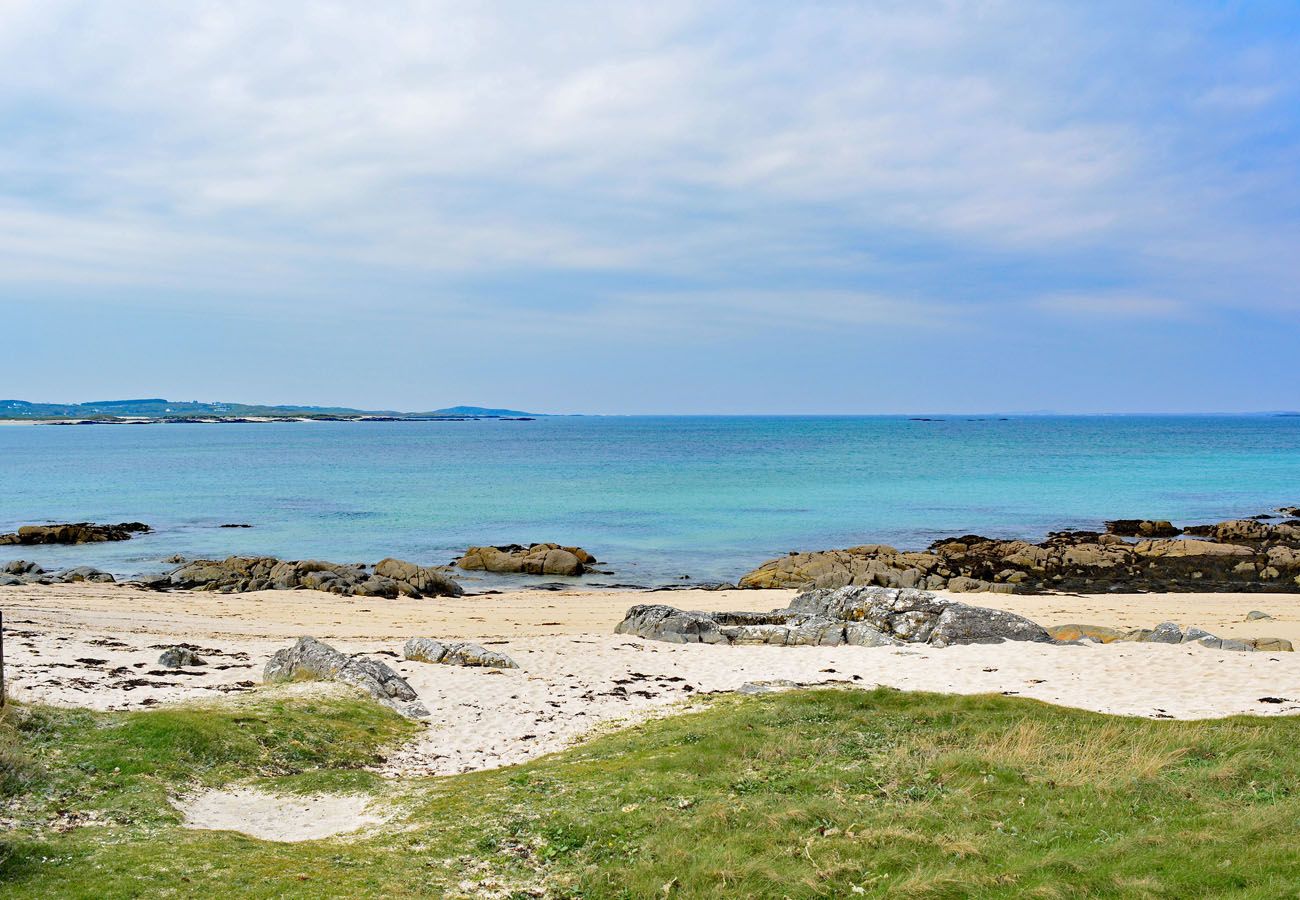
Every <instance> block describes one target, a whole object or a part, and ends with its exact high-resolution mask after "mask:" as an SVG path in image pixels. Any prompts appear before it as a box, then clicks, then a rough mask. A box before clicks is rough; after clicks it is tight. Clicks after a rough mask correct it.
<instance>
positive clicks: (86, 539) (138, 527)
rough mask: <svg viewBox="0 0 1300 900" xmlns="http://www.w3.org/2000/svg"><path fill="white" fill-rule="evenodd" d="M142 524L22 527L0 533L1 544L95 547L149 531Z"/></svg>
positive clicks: (86, 523)
mask: <svg viewBox="0 0 1300 900" xmlns="http://www.w3.org/2000/svg"><path fill="white" fill-rule="evenodd" d="M152 530H153V529H151V528H150V527H149V526H148V525H146V524H144V523H143V522H120V523H118V524H117V525H96V524H95V523H93V522H71V523H66V524H63V525H23V526H22V527H21V528H19V529H18V530H17V531H15V532H11V533H10V534H0V545H2V544H23V545H29V544H97V543H100V542H102V541H129V540H130V539H131V538H132V536H134V535H137V534H145V533H147V532H149V531H152Z"/></svg>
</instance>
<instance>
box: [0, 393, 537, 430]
mask: <svg viewBox="0 0 1300 900" xmlns="http://www.w3.org/2000/svg"><path fill="white" fill-rule="evenodd" d="M541 415H545V413H529V412H522V411H520V410H517V409H491V408H488V407H484V406H449V407H446V408H444V409H435V410H430V411H428V412H399V411H397V410H387V409H386V410H368V409H352V408H349V407H344V406H264V405H260V404H249V403H215V402H214V403H204V402H200V401H198V400H164V399H161V398H157V397H153V398H148V399H142V400H97V401H93V402H90V403H31V402H28V401H26V400H0V422H42V423H49V424H86V425H100V424H104V425H148V424H154V423H163V422H169V423H186V422H191V423H209V422H303V421H317V422H395V421H402V422H409V421H414V422H427V421H439V420H462V419H503V420H507V421H530V420H532V419H535V418H537V417H538V416H541Z"/></svg>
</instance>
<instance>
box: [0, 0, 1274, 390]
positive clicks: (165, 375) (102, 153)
mask: <svg viewBox="0 0 1300 900" xmlns="http://www.w3.org/2000/svg"><path fill="white" fill-rule="evenodd" d="M0 325H2V327H3V337H2V338H0V396H4V397H16V398H21V399H30V400H61V401H74V400H92V399H107V398H117V397H131V396H166V397H169V398H171V399H205V400H212V399H222V400H237V401H244V402H292V403H322V404H346V405H355V406H365V407H383V408H402V409H421V408H430V407H436V406H441V405H448V404H456V403H476V404H484V405H508V406H515V407H522V408H527V409H536V410H543V411H555V412H626V413H639V412H681V413H707V412H739V413H750V412H808V413H813V412H849V413H875V412H925V411H936V412H956V411H1024V410H1047V409H1051V410H1060V411H1089V412H1093V411H1119V412H1122V411H1218V410H1224V411H1231V410H1267V409H1295V408H1297V407H1300V7H1297V5H1296V4H1295V3H1294V2H1290V0H1283V2H1277V3H1268V2H1262V0H1261V2H1252V3H1227V2H1224V3H1195V2H1187V0H1170V2H1141V0H1125V2H1113V3H1111V2H1086V3H1084V2H1074V3H1053V2H1033V3H1026V2H1020V0H1015V2H1010V0H1009V2H995V0H989V2H974V0H972V2H961V0H950V2H914V0H899V2H859V3H834V2H826V3H810V4H794V3H788V2H773V3H764V2H754V0H751V2H737V3H726V2H717V3H714V2H702V0H690V2H681V3H679V2H673V0H656V2H653V3H648V2H647V3H633V2H627V3H568V2H562V0H561V2H547V3H536V2H520V3H490V2H489V3H463V2H457V3H452V2H448V3H441V2H414V0H412V2H398V0H388V2H384V3H378V4H377V3H367V2H360V0H357V2H329V0H311V2H306V0H302V2H298V0H276V2H275V3H266V2H264V0H250V2H237V0H225V2H201V0H193V2H184V3H164V2H158V0H153V2H133V0H111V2H110V0H101V2H70V0H30V2H29V0H0Z"/></svg>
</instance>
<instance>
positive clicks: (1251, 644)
mask: <svg viewBox="0 0 1300 900" xmlns="http://www.w3.org/2000/svg"><path fill="white" fill-rule="evenodd" d="M1047 633H1048V634H1050V635H1051V636H1052V640H1055V641H1062V642H1073V641H1080V640H1087V641H1095V642H1097V643H1099V644H1113V643H1116V642H1119V641H1136V642H1140V643H1148V644H1200V645H1201V646H1203V647H1210V648H1212V649H1214V650H1245V651H1250V650H1267V651H1270V652H1274V653H1286V652H1291V650H1292V647H1291V642H1290V641H1288V640H1286V639H1285V638H1274V637H1261V638H1249V639H1239V638H1221V637H1218V636H1217V635H1213V634H1210V632H1208V631H1206V630H1205V629H1203V628H1195V627H1191V628H1187V629H1186V630H1184V629H1182V628H1180V627H1179V626H1178V624H1177V623H1175V622H1161V623H1160V624H1159V625H1157V626H1156V627H1155V628H1127V629H1124V628H1107V627H1105V626H1102V625H1053V626H1052V627H1051V628H1048V629H1047Z"/></svg>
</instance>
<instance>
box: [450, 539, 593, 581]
mask: <svg viewBox="0 0 1300 900" xmlns="http://www.w3.org/2000/svg"><path fill="white" fill-rule="evenodd" d="M596 561H597V560H596V557H594V556H592V555H591V554H590V553H588V552H587V551H586V550H583V549H582V548H581V547H562V546H560V545H559V544H530V545H528V546H527V547H525V546H523V545H522V544H504V545H502V546H499V547H470V548H469V549H468V550H466V551H465V555H464V556H462V557H461V558H460V559H458V560H456V562H455V565H457V566H459V567H460V568H462V569H466V570H469V571H484V572H498V573H503V574H523V575H581V574H583V572H585V571H586V570H587V566H590V565H591V564H593V563H595V562H596Z"/></svg>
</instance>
